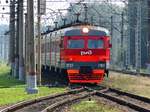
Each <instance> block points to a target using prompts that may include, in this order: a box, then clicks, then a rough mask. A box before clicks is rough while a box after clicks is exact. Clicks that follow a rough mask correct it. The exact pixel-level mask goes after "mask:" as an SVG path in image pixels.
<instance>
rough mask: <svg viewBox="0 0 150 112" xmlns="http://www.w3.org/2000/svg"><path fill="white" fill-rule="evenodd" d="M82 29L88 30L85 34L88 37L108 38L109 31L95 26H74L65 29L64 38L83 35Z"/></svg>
mask: <svg viewBox="0 0 150 112" xmlns="http://www.w3.org/2000/svg"><path fill="white" fill-rule="evenodd" d="M84 27H87V28H88V29H89V32H88V33H86V35H89V36H109V31H108V30H107V29H106V28H103V27H97V26H75V27H70V28H66V29H65V30H64V36H79V35H85V34H84V33H83V31H82V29H83V28H84Z"/></svg>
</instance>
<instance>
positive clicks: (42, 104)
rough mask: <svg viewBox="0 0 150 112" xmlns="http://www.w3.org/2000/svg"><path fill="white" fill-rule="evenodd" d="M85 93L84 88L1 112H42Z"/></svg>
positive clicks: (0, 111)
mask: <svg viewBox="0 0 150 112" xmlns="http://www.w3.org/2000/svg"><path fill="white" fill-rule="evenodd" d="M84 92H85V89H84V88H80V89H74V90H70V91H68V92H65V93H62V94H56V95H51V96H46V97H42V98H39V99H34V100H30V101H25V102H21V103H18V104H15V105H12V106H10V107H7V108H5V109H3V110H0V112H41V111H42V110H43V109H45V108H47V107H48V106H49V105H52V104H54V103H56V102H59V101H61V100H63V99H66V98H72V97H73V96H76V95H78V94H81V93H84Z"/></svg>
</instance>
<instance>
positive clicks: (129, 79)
mask: <svg viewBox="0 0 150 112" xmlns="http://www.w3.org/2000/svg"><path fill="white" fill-rule="evenodd" d="M103 85H107V86H109V87H114V88H119V89H122V90H124V91H127V92H131V93H134V94H137V95H141V96H145V97H149V98H150V78H148V77H143V76H131V75H127V74H120V73H115V72H110V77H109V78H107V79H105V81H104V82H103Z"/></svg>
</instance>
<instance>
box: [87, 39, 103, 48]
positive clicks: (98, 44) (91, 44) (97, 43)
mask: <svg viewBox="0 0 150 112" xmlns="http://www.w3.org/2000/svg"><path fill="white" fill-rule="evenodd" d="M103 47H104V42H103V40H92V39H89V40H88V48H89V49H98V48H103Z"/></svg>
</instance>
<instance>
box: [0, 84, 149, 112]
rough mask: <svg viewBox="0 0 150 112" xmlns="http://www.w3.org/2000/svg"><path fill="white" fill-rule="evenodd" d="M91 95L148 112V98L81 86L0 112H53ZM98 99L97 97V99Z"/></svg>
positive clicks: (128, 108) (137, 111)
mask: <svg viewBox="0 0 150 112" xmlns="http://www.w3.org/2000/svg"><path fill="white" fill-rule="evenodd" d="M91 96H96V97H98V98H104V99H107V100H108V103H109V101H111V102H115V103H117V104H118V105H120V106H124V107H126V108H127V111H126V112H132V111H131V110H134V112H135V111H136V112H150V99H149V98H145V97H141V96H138V95H134V94H131V93H127V92H123V91H120V90H116V89H112V88H104V87H100V88H99V89H96V88H94V87H87V86H86V87H82V88H80V89H73V90H71V91H69V92H65V93H62V94H57V95H52V96H47V97H43V98H39V99H36V100H31V101H27V102H22V103H18V104H16V105H13V106H10V107H7V108H5V109H3V110H1V111H0V112H53V111H55V110H57V109H61V108H63V106H65V105H68V104H69V105H68V106H70V104H73V103H74V102H77V101H80V100H82V99H85V98H88V97H90V98H91ZM97 100H98V99H97Z"/></svg>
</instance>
